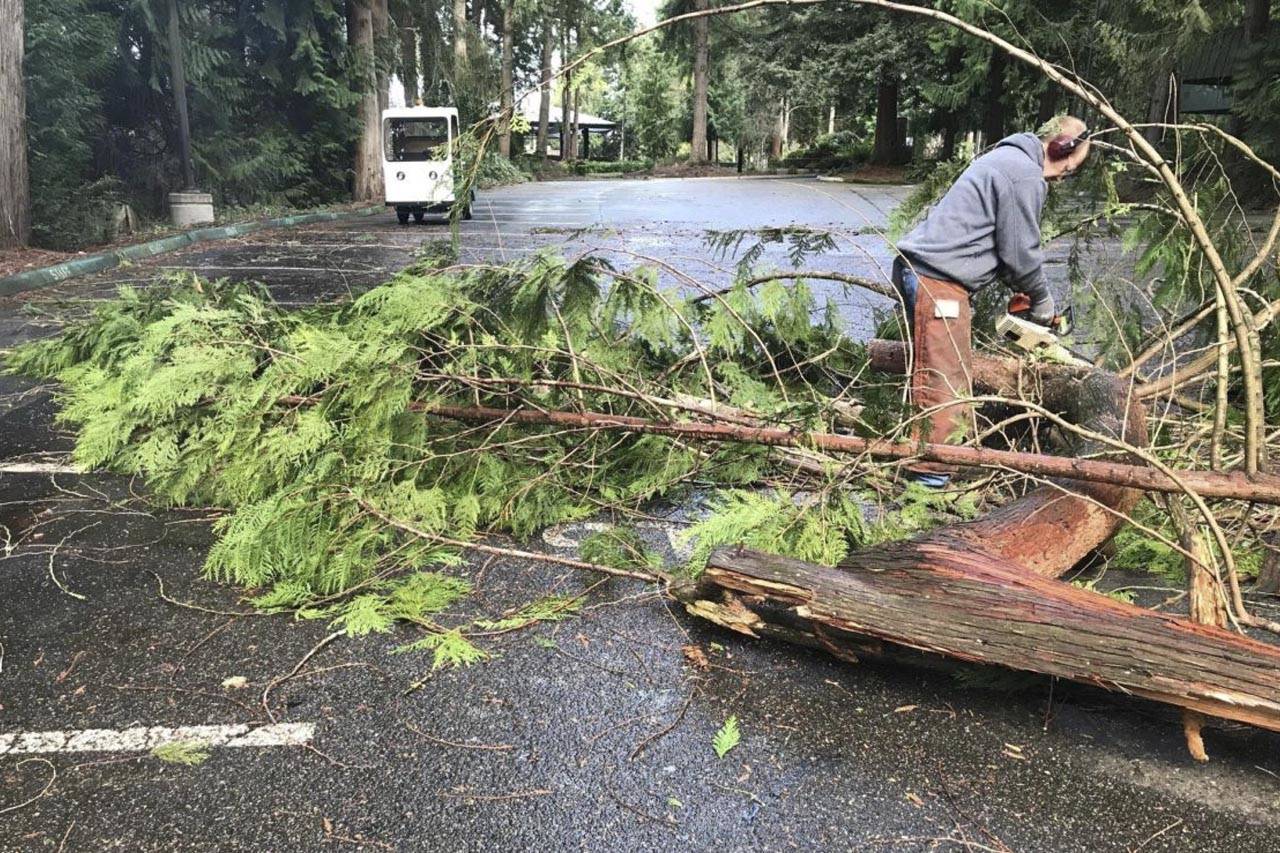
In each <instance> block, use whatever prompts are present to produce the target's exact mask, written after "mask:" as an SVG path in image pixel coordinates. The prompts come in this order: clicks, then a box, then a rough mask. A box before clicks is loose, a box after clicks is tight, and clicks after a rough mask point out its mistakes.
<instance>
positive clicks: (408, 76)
mask: <svg viewBox="0 0 1280 853" xmlns="http://www.w3.org/2000/svg"><path fill="white" fill-rule="evenodd" d="M413 9H414V4H412V3H406V4H404V7H403V9H402V11H401V13H400V14H401V18H400V20H399V21H397V22H396V23H397V25H398V29H399V31H400V82H401V83H403V84H404V105H405V106H406V107H412V106H414V105H416V104H417V103H418V101H419V100H420V99H421V97H422V93H421V90H420V89H419V88H418V80H419V77H420V76H421V75H420V72H419V70H418V23H417V20H416V19H415V17H414V14H413Z"/></svg>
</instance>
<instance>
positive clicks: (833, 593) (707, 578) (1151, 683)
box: [676, 535, 1280, 731]
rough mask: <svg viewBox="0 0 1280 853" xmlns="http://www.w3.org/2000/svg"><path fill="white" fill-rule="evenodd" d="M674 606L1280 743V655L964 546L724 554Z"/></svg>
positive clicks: (756, 630) (942, 543) (931, 541)
mask: <svg viewBox="0 0 1280 853" xmlns="http://www.w3.org/2000/svg"><path fill="white" fill-rule="evenodd" d="M676 595H677V597H678V598H680V599H681V600H682V601H683V602H684V603H685V606H686V608H687V609H688V610H689V612H690V613H692V614H694V615H696V616H700V617H702V618H705V619H710V620H711V621H714V622H717V623H719V624H721V625H723V626H724V627H727V628H730V629H732V630H735V631H738V632H740V633H744V634H748V635H750V636H759V635H761V634H764V633H768V631H767V628H768V626H769V625H770V624H774V623H778V622H780V621H781V620H779V619H778V618H777V617H776V616H773V615H772V614H771V613H770V610H773V611H781V612H782V613H784V614H785V615H786V617H787V620H788V622H789V624H788V625H787V626H786V627H788V628H789V629H790V630H792V631H796V630H799V631H801V632H804V633H807V634H809V635H810V636H811V637H813V638H814V640H815V641H816V643H821V642H825V643H826V644H828V645H830V646H832V647H835V648H837V649H839V648H843V649H852V648H856V645H854V644H859V645H862V646H870V647H871V648H872V649H874V647H875V643H876V641H887V642H891V643H895V644H898V645H902V646H906V647H908V648H913V649H919V650H922V651H927V652H933V653H936V654H941V655H945V656H947V657H952V658H956V659H959V660H965V661H973V662H977V663H987V664H998V665H1001V666H1007V667H1011V668H1014V669H1020V670H1025V671H1029V672H1038V673H1043V674H1045V675H1052V676H1057V677H1060V678H1067V679H1071V680H1073V681H1079V682H1082V683H1085V684H1090V685H1093V686H1098V687H1103V688H1105V689H1109V690H1118V691H1123V692H1125V693H1129V694H1134V695H1137V696H1142V697H1145V698H1148V699H1154V700H1157V701H1160V702H1167V703H1169V704H1172V705H1176V706H1179V707H1182V708H1188V709H1191V710H1193V711H1197V712H1199V713H1202V714H1207V715H1209V716H1215V717H1222V718H1225V719H1229V720H1237V721H1240V722H1244V723H1249V724H1251V725H1255V726H1260V727H1262V728H1266V729H1271V730H1273V731H1280V648H1276V647H1274V646H1270V645H1267V644H1265V643H1260V642H1258V641H1256V640H1251V639H1249V638H1247V637H1243V636H1241V635H1239V634H1234V633H1231V632H1229V631H1224V630H1222V629H1220V628H1215V627H1211V626H1207V625H1197V624H1195V623H1193V622H1191V621H1189V620H1187V619H1182V618H1178V617H1174V616H1171V615H1169V614H1164V613H1157V612H1155V611H1151V610H1145V609H1142V608H1139V607H1134V606H1133V605H1129V604H1122V603H1120V602H1118V601H1114V600H1112V599H1110V598H1107V597H1106V596H1103V595H1099V594H1098V593H1095V592H1090V591H1089V590H1085V589H1080V588H1078V587H1074V586H1071V585H1069V584H1064V583H1062V582H1060V581H1057V580H1053V579H1051V578H1046V577H1042V576H1040V575H1037V574H1033V573H1030V572H1028V571H1026V570H1025V569H1024V568H1023V567H1021V566H1019V565H1017V564H1016V563H1013V562H1011V561H1009V560H1006V559H1002V558H1000V557H998V556H995V555H992V554H990V553H987V552H984V551H982V550H981V549H979V548H975V547H974V545H973V543H971V542H969V541H967V540H960V539H952V540H948V539H947V538H946V537H944V536H939V535H933V536H930V537H928V541H909V542H897V543H891V544H888V545H879V546H876V547H875V548H870V549H866V550H863V551H859V552H857V553H855V554H852V555H850V556H849V557H848V558H846V560H845V561H844V562H843V563H842V564H841V565H840V566H839V567H838V568H826V567H824V566H818V565H814V564H812V563H805V562H802V561H800V560H792V559H789V558H786V557H778V556H774V555H770V554H761V553H759V552H755V551H749V550H746V549H737V548H735V549H722V550H719V551H717V552H715V553H714V554H712V556H711V559H710V560H709V561H708V563H707V569H706V571H705V572H704V573H703V574H702V576H701V577H700V578H699V580H698V582H697V583H696V584H694V585H691V586H689V587H686V588H683V589H679V590H677V591H676ZM816 643H815V644H816Z"/></svg>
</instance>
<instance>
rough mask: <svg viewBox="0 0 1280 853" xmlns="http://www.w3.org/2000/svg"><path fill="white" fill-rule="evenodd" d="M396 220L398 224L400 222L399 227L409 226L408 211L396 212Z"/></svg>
mask: <svg viewBox="0 0 1280 853" xmlns="http://www.w3.org/2000/svg"><path fill="white" fill-rule="evenodd" d="M396 219H397V220H399V222H400V224H401V225H408V224H409V211H407V210H396Z"/></svg>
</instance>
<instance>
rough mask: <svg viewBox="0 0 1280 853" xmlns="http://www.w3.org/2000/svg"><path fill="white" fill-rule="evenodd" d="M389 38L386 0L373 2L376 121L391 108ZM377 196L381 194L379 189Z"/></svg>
mask: <svg viewBox="0 0 1280 853" xmlns="http://www.w3.org/2000/svg"><path fill="white" fill-rule="evenodd" d="M390 38H391V10H390V9H389V8H388V6H387V0H373V61H374V85H375V86H377V87H378V120H379V121H381V120H382V110H385V109H387V108H388V107H389V106H391V75H390V73H389V71H390V67H391V63H390V57H389V55H388V54H389V53H390V51H389V50H388V48H389V47H390ZM378 185H379V187H381V185H382V169H381V168H379V169H378ZM378 194H379V195H381V194H382V190H381V188H379V190H378Z"/></svg>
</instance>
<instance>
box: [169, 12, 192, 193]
mask: <svg viewBox="0 0 1280 853" xmlns="http://www.w3.org/2000/svg"><path fill="white" fill-rule="evenodd" d="M168 12H169V16H168V17H169V20H168V37H169V84H170V86H171V87H172V88H173V109H174V112H175V113H177V118H178V157H179V159H181V161H182V188H183V189H184V190H193V189H195V188H196V173H195V166H194V164H193V163H192V160H191V119H190V116H189V115H188V113H187V74H186V69H185V67H184V63H183V59H182V32H181V28H180V27H179V20H178V0H169V8H168Z"/></svg>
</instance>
